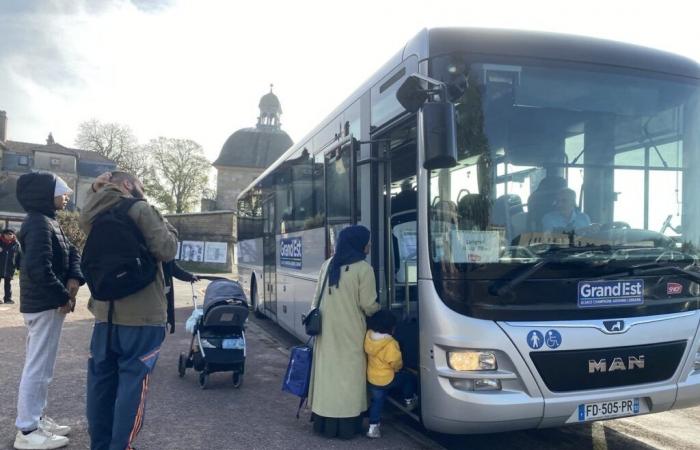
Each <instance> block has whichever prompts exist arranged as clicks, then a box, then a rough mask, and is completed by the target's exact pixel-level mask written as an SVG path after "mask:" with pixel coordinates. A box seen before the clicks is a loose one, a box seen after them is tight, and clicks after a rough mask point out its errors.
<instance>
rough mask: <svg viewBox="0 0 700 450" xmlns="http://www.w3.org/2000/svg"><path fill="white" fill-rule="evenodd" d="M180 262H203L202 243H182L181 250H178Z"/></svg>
mask: <svg viewBox="0 0 700 450" xmlns="http://www.w3.org/2000/svg"><path fill="white" fill-rule="evenodd" d="M180 260H181V261H192V262H202V261H204V242H202V241H182V248H181V250H180Z"/></svg>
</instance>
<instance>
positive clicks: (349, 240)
mask: <svg viewBox="0 0 700 450" xmlns="http://www.w3.org/2000/svg"><path fill="white" fill-rule="evenodd" d="M369 235H370V233H369V230H368V229H367V228H366V227H363V226H362V225H352V226H349V227H347V228H343V230H342V231H341V232H340V234H339V235H338V243H337V244H336V246H335V254H334V255H333V258H332V259H331V262H330V265H329V268H328V270H329V272H328V286H329V287H330V286H335V287H338V283H340V269H341V268H342V266H347V265H349V264H352V263H356V262H358V261H364V259H365V258H366V257H367V255H366V254H365V247H367V244H368V243H369Z"/></svg>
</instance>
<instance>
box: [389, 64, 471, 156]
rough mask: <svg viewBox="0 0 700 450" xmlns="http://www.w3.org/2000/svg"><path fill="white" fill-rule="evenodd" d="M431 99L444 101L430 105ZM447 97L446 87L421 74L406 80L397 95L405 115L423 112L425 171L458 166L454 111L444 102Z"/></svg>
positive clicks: (433, 102) (432, 102)
mask: <svg viewBox="0 0 700 450" xmlns="http://www.w3.org/2000/svg"><path fill="white" fill-rule="evenodd" d="M423 84H427V85H428V86H430V85H433V88H432V89H430V88H428V89H426V88H424V87H423ZM431 95H433V96H435V95H439V97H440V98H441V99H442V101H428V100H429V99H430V98H431ZM447 96H448V91H447V86H446V85H445V83H443V82H441V81H438V80H433V79H432V78H428V77H425V76H422V75H419V74H413V75H410V76H409V77H407V78H406V80H405V81H404V82H403V83H402V84H401V86H400V87H399V89H398V90H397V91H396V99H397V100H398V101H399V103H400V104H401V106H403V107H404V109H406V111H410V112H412V113H415V112H418V111H419V110H422V117H423V121H422V130H421V131H422V132H423V149H424V151H425V154H424V155H423V167H424V168H426V169H430V170H435V169H448V168H450V167H454V166H456V165H457V138H456V135H455V107H454V105H453V104H452V103H450V102H448V101H445V99H446V98H447Z"/></svg>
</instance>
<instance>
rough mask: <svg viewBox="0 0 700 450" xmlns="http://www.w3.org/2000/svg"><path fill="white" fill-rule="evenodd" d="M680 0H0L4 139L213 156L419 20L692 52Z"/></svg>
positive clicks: (335, 82) (371, 64) (368, 71)
mask: <svg viewBox="0 0 700 450" xmlns="http://www.w3.org/2000/svg"><path fill="white" fill-rule="evenodd" d="M691 5H692V2H688V1H687V0H684V1H683V2H681V1H677V0H666V1H664V2H658V1H654V2H651V1H643V0H636V1H614V0H606V1H599V0H587V1H586V2H566V1H561V0H560V1H544V0H542V1H537V0H530V1H511V0H501V1H498V0H491V1H482V2H474V1H469V0H459V1H444V0H430V1H427V2H425V1H424V2H418V1H409V0H400V1H394V0H391V1H384V0H373V1H365V0H353V1H352V2H339V1H336V0H325V1H304V0H297V1H295V2H292V1H288V0H287V1H277V0H268V1H246V0H236V1H223V0H222V1H207V0H198V1H179V0H153V1H149V0H138V1H136V0H131V1H128V0H84V1H81V0H75V1H67V0H66V1H59V0H0V110H5V111H6V112H7V115H8V139H10V140H16V141H25V142H37V143H42V142H44V141H45V139H46V137H47V135H48V133H49V132H52V133H53V136H54V138H55V139H56V142H58V143H60V144H63V145H66V146H72V145H73V144H74V140H75V135H76V132H77V129H78V125H79V124H80V122H82V121H85V120H89V119H92V118H95V119H98V120H101V121H105V122H118V123H122V124H126V125H129V126H130V127H131V128H132V130H133V131H134V133H135V134H136V136H137V138H138V139H139V141H140V142H141V143H146V142H148V140H149V139H153V138H156V137H159V136H166V137H172V138H187V139H192V140H194V141H196V142H198V143H199V144H201V145H202V146H203V147H204V150H205V154H206V155H207V157H208V158H209V159H210V160H212V161H213V160H214V159H215V158H216V157H217V156H218V154H219V151H220V150H221V146H222V145H223V143H224V141H225V140H226V138H227V137H228V136H229V135H230V134H231V133H233V132H234V131H236V130H238V129H240V128H245V127H250V126H254V125H255V122H256V120H257V116H258V102H259V100H260V97H261V96H262V95H264V94H266V93H267V92H269V90H270V84H271V83H274V92H275V94H276V95H277V96H278V97H279V99H280V101H281V103H282V109H283V115H282V128H283V129H284V130H285V131H286V132H287V133H288V134H289V135H290V136H291V138H292V140H294V141H297V140H298V139H301V138H302V137H303V136H304V135H306V134H307V133H308V132H309V131H311V129H313V128H314V127H315V126H316V125H317V124H318V123H319V122H320V121H321V120H323V119H324V118H325V117H326V115H327V114H329V113H330V112H331V111H332V110H333V109H334V108H335V107H336V106H338V105H339V104H340V103H341V102H342V101H343V100H344V99H345V98H346V97H347V96H348V95H350V94H351V93H352V92H353V91H354V90H355V89H356V88H357V87H358V86H360V85H361V84H362V83H363V82H364V81H365V80H366V79H367V78H369V77H370V76H371V75H372V74H373V73H374V72H375V71H376V70H377V69H378V68H379V67H380V66H381V65H382V64H383V63H384V62H385V61H386V60H388V59H389V58H390V57H391V56H392V55H394V54H395V53H396V52H397V51H399V49H401V47H402V46H403V45H404V44H405V43H406V42H407V41H408V40H409V39H411V38H412V37H413V36H414V35H415V34H416V33H418V31H420V30H421V29H422V28H426V27H428V28H430V27H437V26H464V27H493V28H514V29H526V30H540V31H552V32H561V33H569V34H578V35H586V36H594V37H600V38H608V39H614V40H618V41H624V42H631V43H636V44H640V45H645V46H648V47H654V48H659V49H663V50H668V51H672V52H675V53H679V54H682V55H685V56H688V57H691V58H693V59H695V60H698V61H700V26H699V25H698V11H697V9H698V7H694V6H691Z"/></svg>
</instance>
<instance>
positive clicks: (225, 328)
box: [178, 277, 248, 389]
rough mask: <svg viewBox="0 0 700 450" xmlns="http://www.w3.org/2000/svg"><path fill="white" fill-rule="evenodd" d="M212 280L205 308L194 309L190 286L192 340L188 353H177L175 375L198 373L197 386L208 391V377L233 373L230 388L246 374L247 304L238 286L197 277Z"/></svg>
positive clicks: (189, 328) (229, 282)
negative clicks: (213, 374)
mask: <svg viewBox="0 0 700 450" xmlns="http://www.w3.org/2000/svg"><path fill="white" fill-rule="evenodd" d="M199 278H203V279H210V280H213V281H212V282H211V283H210V284H209V286H207V290H206V292H205V293H204V306H203V308H202V309H199V308H197V294H196V292H195V290H194V285H193V286H192V303H193V305H194V311H193V313H192V316H190V318H189V319H188V320H187V326H186V328H187V331H189V332H191V333H192V341H191V342H190V349H189V352H188V353H187V354H185V353H180V360H179V361H178V372H179V374H180V377H184V376H185V372H186V371H187V368H190V367H192V368H194V370H196V371H197V372H199V386H200V387H201V388H202V389H206V388H207V382H208V381H209V374H210V373H214V372H229V371H233V386H234V387H236V388H238V387H240V386H241V383H242V382H243V373H244V372H245V357H246V342H245V332H244V329H245V322H246V320H247V318H248V302H247V301H246V297H245V293H244V292H243V288H241V285H240V284H238V283H237V282H235V281H232V280H228V279H225V278H215V277H211V278H208V277H199Z"/></svg>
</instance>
